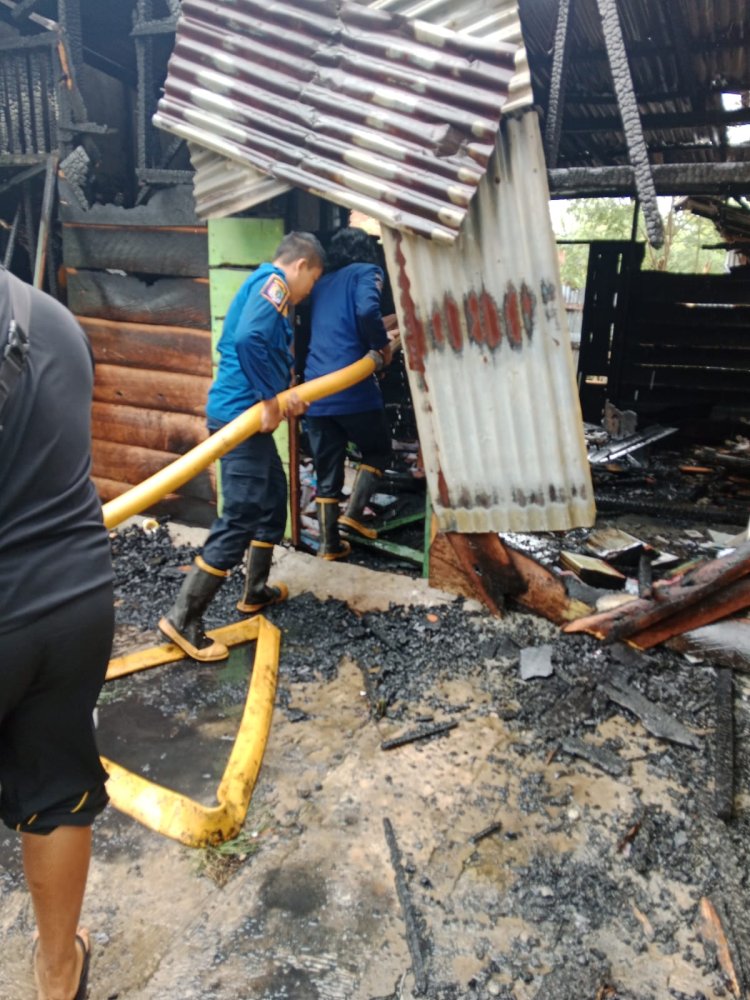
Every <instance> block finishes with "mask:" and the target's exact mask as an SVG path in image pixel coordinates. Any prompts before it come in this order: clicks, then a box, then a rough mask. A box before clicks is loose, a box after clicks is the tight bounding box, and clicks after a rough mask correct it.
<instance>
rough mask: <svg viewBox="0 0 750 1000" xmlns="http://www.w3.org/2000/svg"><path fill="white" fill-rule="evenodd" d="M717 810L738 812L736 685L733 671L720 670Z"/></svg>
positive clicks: (723, 815)
mask: <svg viewBox="0 0 750 1000" xmlns="http://www.w3.org/2000/svg"><path fill="white" fill-rule="evenodd" d="M714 767H715V770H714V810H715V812H716V815H717V816H718V817H719V819H723V820H724V821H727V820H730V819H731V818H732V813H733V812H734V685H733V679H732V671H731V670H727V669H721V670H717V671H716V740H715V744H714Z"/></svg>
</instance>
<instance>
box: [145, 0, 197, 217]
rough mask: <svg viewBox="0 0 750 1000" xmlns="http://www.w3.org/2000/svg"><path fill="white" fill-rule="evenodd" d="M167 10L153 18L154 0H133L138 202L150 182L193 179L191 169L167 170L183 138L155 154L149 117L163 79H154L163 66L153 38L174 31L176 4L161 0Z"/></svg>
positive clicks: (157, 133) (154, 131)
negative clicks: (134, 6) (134, 2)
mask: <svg viewBox="0 0 750 1000" xmlns="http://www.w3.org/2000/svg"><path fill="white" fill-rule="evenodd" d="M164 2H166V3H167V6H168V8H169V10H170V14H169V16H168V17H156V16H155V12H154V0H136V10H135V21H134V24H133V30H132V31H131V33H130V34H131V37H132V39H133V42H134V44H135V51H136V72H137V81H138V82H137V92H136V177H137V178H138V182H139V184H140V188H141V189H140V192H139V195H138V198H137V202H138V203H140V202H142V201H143V200H144V199H145V198H146V196H147V194H148V191H149V189H150V186H151V185H153V184H189V183H192V180H193V171H192V170H170V169H169V164H170V163H171V162H172V160H173V159H174V157H175V156H176V155H177V153H178V152H179V150H180V149H181V148H182V147H183V146H184V144H185V143H184V140H183V139H175V140H174V141H172V142H170V143H169V145H168V147H167V148H166V150H164V152H163V153H162V154H161V155H159V153H158V152H157V150H158V142H157V140H158V139H159V138H160V137H161V136H162V133H161V131H160V130H159V129H157V128H156V127H155V126H154V125H153V124H152V121H151V119H152V118H153V116H154V112H155V111H156V105H157V102H158V89H159V88H160V87H161V85H162V84H163V82H164V81H163V79H162V80H159V81H157V77H158V76H160V75H161V73H162V70H164V72H165V73H166V66H163V67H162V65H161V64H160V62H159V59H158V54H157V52H156V46H155V44H154V41H155V38H156V37H157V36H158V35H164V34H171V35H174V34H175V33H176V31H177V19H178V5H177V4H175V3H172V2H170V0H164Z"/></svg>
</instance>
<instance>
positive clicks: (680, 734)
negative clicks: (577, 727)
mask: <svg viewBox="0 0 750 1000" xmlns="http://www.w3.org/2000/svg"><path fill="white" fill-rule="evenodd" d="M599 688H600V690H601V691H603V692H604V693H605V694H606V695H607V697H608V698H609V699H610V701H613V702H615V704H617V705H621V706H622V707H623V708H627V709H629V710H630V711H631V712H632V713H633V715H636V716H637V717H638V718H639V719H640V720H641V723H642V724H643V727H644V729H647V730H648V732H650V733H651V734H652V735H653V736H658V737H659V738H660V739H664V740H670V741H671V742H672V743H680V744H681V745H682V746H686V747H691V748H692V749H693V750H697V749H698V748H699V747H700V741H699V740H698V738H697V736H694V735H693V733H691V732H690V730H689V729H687V728H686V727H685V726H683V724H682V723H681V722H678V720H677V719H675V718H674V717H673V716H671V715H670V714H669V713H668V712H666V711H665V710H664V709H663V708H662V707H661V706H660V705H657V704H656V703H655V702H653V701H650V700H649V699H648V698H646V697H645V695H642V694H641V693H640V691H636V689H635V688H634V687H632V686H631V685H629V684H627V683H626V682H625V681H624V680H623V679H622V678H620V677H617V676H613V677H611V678H610V679H609V681H605V682H602V683H600V684H599Z"/></svg>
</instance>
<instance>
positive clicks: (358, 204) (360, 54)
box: [154, 0, 530, 243]
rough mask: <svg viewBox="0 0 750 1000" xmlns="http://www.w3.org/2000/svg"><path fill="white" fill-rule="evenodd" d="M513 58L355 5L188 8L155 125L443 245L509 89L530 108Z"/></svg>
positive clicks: (483, 163) (461, 213)
mask: <svg viewBox="0 0 750 1000" xmlns="http://www.w3.org/2000/svg"><path fill="white" fill-rule="evenodd" d="M507 6H508V5H507V4H505V5H503V9H505V8H506V7H507ZM513 9H515V5H513ZM493 23H494V22H493ZM504 23H505V22H504ZM505 28H506V31H508V32H510V28H509V27H508V25H507V24H506V25H505ZM509 37H510V35H509ZM515 38H516V39H519V38H520V33H519V32H518V31H516V34H515ZM518 51H519V46H518V44H517V43H516V41H509V42H500V41H495V40H491V41H487V40H485V39H483V38H481V37H475V36H469V35H466V34H461V33H457V32H453V31H450V30H448V29H446V28H442V27H440V26H437V25H434V24H429V23H427V22H424V21H416V20H409V19H407V18H404V17H402V16H400V15H394V14H390V13H387V12H382V11H378V10H374V9H372V8H370V7H365V6H363V5H361V4H357V3H352V2H349V3H346V2H345V3H343V4H339V3H337V2H335V0H315V2H311V0H287V2H274V3H271V4H264V3H262V2H260V0H242V2H228V0H224V2H209V0H185V2H184V3H183V6H182V16H181V18H180V22H179V25H178V32H177V41H176V45H175V49H174V52H173V55H172V58H171V59H170V64H169V73H168V77H167V81H166V84H165V93H164V97H163V98H162V100H161V101H160V102H159V110H158V111H157V113H156V115H155V116H154V123H155V124H156V125H158V126H160V127H161V128H164V129H165V130H167V131H169V132H172V133H174V134H176V135H179V136H181V137H183V138H185V139H188V140H189V141H190V142H191V143H195V144H197V145H200V146H203V147H205V148H206V149H208V150H211V151H213V152H214V153H217V154H220V155H221V156H225V157H228V158H229V159H230V160H234V161H236V162H238V163H240V164H242V165H245V166H248V167H252V168H254V169H256V170H259V171H261V172H264V173H267V174H270V175H271V176H272V177H273V178H274V179H275V180H276V181H277V182H279V183H281V184H290V185H294V186H297V187H301V188H303V189H305V190H307V191H309V192H311V193H313V194H317V195H319V196H321V197H324V198H328V199H330V200H332V201H335V202H337V203H338V204H342V205H345V206H347V207H349V208H354V209H358V210H359V211H362V212H364V213H365V214H367V215H371V216H373V217H374V218H377V219H379V220H380V221H381V222H383V223H385V224H387V225H389V226H392V227H393V228H395V229H400V230H403V231H406V232H410V233H415V234H418V235H422V236H427V237H431V238H433V239H435V240H437V241H439V242H443V243H451V242H453V241H454V240H455V238H456V236H457V233H458V230H459V228H460V226H461V223H462V222H463V219H464V218H465V216H466V212H467V209H468V206H469V203H470V201H471V199H472V197H473V195H474V193H475V191H476V188H477V185H478V184H479V182H480V180H481V178H482V176H483V174H484V172H485V170H486V167H487V164H488V162H489V158H490V156H491V154H492V151H493V149H494V141H495V135H496V132H497V128H498V125H499V121H500V113H501V109H502V107H503V105H504V104H505V103H506V102H507V100H508V96H509V93H510V90H511V84H513V87H514V92H513V101H514V104H518V103H519V101H528V99H529V95H530V91H529V88H528V86H524V83H523V80H524V79H525V77H524V75H523V73H522V74H521V75H520V77H519V74H517V72H516V58H515V57H516V54H517V52H518ZM521 52H522V50H521ZM514 78H515V80H514ZM519 79H520V81H521V82H520V83H519Z"/></svg>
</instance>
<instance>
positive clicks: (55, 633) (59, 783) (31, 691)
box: [0, 585, 114, 833]
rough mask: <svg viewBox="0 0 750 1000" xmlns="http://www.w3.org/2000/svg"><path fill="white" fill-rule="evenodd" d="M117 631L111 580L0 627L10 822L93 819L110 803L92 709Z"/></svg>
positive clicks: (32, 828)
mask: <svg viewBox="0 0 750 1000" xmlns="http://www.w3.org/2000/svg"><path fill="white" fill-rule="evenodd" d="M113 630H114V603H113V594H112V587H111V585H107V586H105V587H101V588H99V589H97V590H95V591H93V592H92V593H90V594H86V595H84V596H83V597H79V598H76V599H75V600H73V601H70V602H69V603H67V604H64V605H62V606H61V607H59V608H55V610H54V611H51V612H50V613H49V614H47V615H45V616H44V617H42V618H40V619H38V620H37V621H35V622H34V623H33V624H32V625H25V626H23V627H22V628H18V629H15V630H13V631H12V632H5V633H0V818H2V820H3V822H4V823H5V824H6V825H7V826H9V827H11V828H12V829H14V830H20V831H22V832H32V833H50V832H51V831H52V830H53V829H55V827H58V826H90V825H91V823H92V822H93V820H94V817H95V816H96V815H97V814H98V813H100V812H101V811H102V809H103V808H104V807H105V805H106V804H107V794H106V792H105V790H104V782H105V781H106V780H107V775H106V772H105V771H104V768H103V767H102V765H101V763H100V761H99V753H98V751H97V748H96V741H95V738H94V724H93V711H94V707H95V705H96V701H97V698H98V697H99V691H100V690H101V686H102V684H103V682H104V676H105V674H106V672H107V663H108V662H109V656H110V652H111V649H112V635H113Z"/></svg>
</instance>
